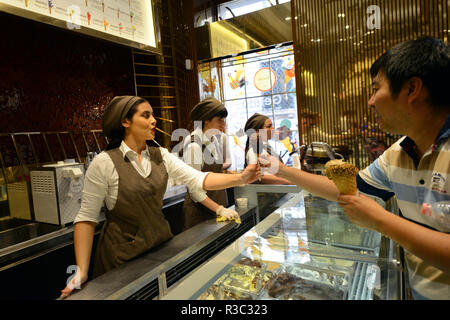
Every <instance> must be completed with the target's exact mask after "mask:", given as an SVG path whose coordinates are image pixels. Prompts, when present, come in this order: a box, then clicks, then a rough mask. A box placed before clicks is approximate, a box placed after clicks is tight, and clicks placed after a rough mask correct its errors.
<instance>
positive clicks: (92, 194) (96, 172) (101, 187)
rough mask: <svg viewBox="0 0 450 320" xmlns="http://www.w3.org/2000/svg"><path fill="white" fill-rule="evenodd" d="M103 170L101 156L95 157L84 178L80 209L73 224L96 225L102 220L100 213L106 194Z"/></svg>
mask: <svg viewBox="0 0 450 320" xmlns="http://www.w3.org/2000/svg"><path fill="white" fill-rule="evenodd" d="M105 169H106V168H105V161H103V160H102V156H97V157H95V158H94V160H93V161H92V163H91V164H90V166H89V168H88V170H87V171H86V175H85V177H84V187H83V196H82V201H81V208H80V210H79V211H78V214H77V216H76V217H75V220H74V223H77V222H81V221H91V222H96V223H98V222H100V221H101V220H103V219H104V217H103V215H102V214H101V213H100V211H101V208H102V205H103V203H104V201H105V197H106V195H107V192H108V184H107V179H106V177H105V174H104V172H105ZM106 171H108V170H106Z"/></svg>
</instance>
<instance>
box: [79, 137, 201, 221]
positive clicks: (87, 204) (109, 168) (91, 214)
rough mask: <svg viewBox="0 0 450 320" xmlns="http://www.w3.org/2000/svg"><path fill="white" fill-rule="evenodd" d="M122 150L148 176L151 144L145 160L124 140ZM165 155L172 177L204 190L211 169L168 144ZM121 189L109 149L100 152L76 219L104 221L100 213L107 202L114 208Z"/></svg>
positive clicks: (145, 153) (88, 174)
mask: <svg viewBox="0 0 450 320" xmlns="http://www.w3.org/2000/svg"><path fill="white" fill-rule="evenodd" d="M119 149H120V151H121V152H122V154H123V156H124V157H125V156H126V157H127V158H128V160H129V161H130V163H131V164H132V165H133V167H134V168H135V169H136V171H137V172H138V173H139V174H140V175H141V176H142V177H144V178H147V177H148V176H149V175H150V173H151V171H152V166H151V162H150V153H149V151H148V147H146V149H145V150H144V151H142V153H141V162H139V160H138V154H137V153H136V152H135V151H133V150H131V149H130V148H129V147H128V146H127V145H126V143H125V142H123V141H122V143H121V145H120V147H119ZM159 150H160V151H161V156H162V159H163V162H164V165H165V166H166V170H167V173H168V175H169V177H170V178H171V179H172V180H175V181H177V182H179V183H180V184H185V185H186V186H187V187H188V188H189V189H192V190H196V191H197V192H198V189H200V190H203V189H202V188H203V180H204V179H205V177H206V175H207V174H208V172H201V171H198V170H195V169H193V168H191V167H190V166H188V165H187V164H185V163H184V162H183V161H181V160H180V159H178V158H177V157H176V156H175V155H173V154H171V153H170V152H169V151H168V150H167V149H165V148H159ZM118 191H119V175H118V173H117V170H116V168H115V166H114V163H113V161H112V159H111V158H110V156H109V155H108V154H107V153H106V152H101V153H100V154H99V155H97V156H96V157H95V158H94V159H93V160H92V162H91V164H90V165H89V168H88V170H87V171H86V176H85V178H84V188H83V197H82V202H81V209H80V211H79V212H78V214H77V216H76V217H75V220H74V223H77V222H80V221H91V222H97V223H98V222H100V221H102V220H104V215H103V214H102V213H100V210H101V208H102V205H103V203H105V205H106V208H107V209H108V210H112V209H113V208H114V206H115V204H116V202H117V196H118Z"/></svg>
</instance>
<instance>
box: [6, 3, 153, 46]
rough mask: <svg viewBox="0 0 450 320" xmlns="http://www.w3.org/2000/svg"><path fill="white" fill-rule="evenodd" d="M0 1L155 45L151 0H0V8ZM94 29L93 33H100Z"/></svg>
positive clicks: (71, 24) (75, 27) (67, 23)
mask: <svg viewBox="0 0 450 320" xmlns="http://www.w3.org/2000/svg"><path fill="white" fill-rule="evenodd" d="M2 4H6V5H9V6H13V7H15V8H20V9H22V10H25V11H23V12H25V13H30V14H32V16H33V19H35V18H34V17H40V18H46V17H50V18H53V19H58V20H59V21H64V22H65V26H66V27H67V28H68V29H71V30H73V31H80V30H81V29H83V28H87V29H88V30H86V29H84V30H83V31H84V33H88V34H89V30H94V31H97V32H101V33H102V34H103V36H104V35H105V34H107V35H110V36H115V37H118V38H120V39H125V40H129V41H131V42H137V43H138V44H142V45H145V46H150V47H153V48H156V47H157V44H156V34H155V25H154V23H153V8H152V1H151V0H0V8H1V7H4V6H2ZM24 16H25V14H24ZM43 16H46V17H43ZM35 20H38V21H39V20H45V21H46V22H48V20H49V19H35ZM58 25H61V23H59V24H58ZM97 32H95V35H97V36H99V37H101V36H102V34H98V33H97ZM93 34H94V33H93ZM105 38H106V39H109V38H108V37H105ZM110 38H112V37H110ZM119 42H120V41H119Z"/></svg>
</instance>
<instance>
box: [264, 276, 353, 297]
mask: <svg viewBox="0 0 450 320" xmlns="http://www.w3.org/2000/svg"><path fill="white" fill-rule="evenodd" d="M266 288H267V292H268V294H269V296H270V297H272V298H275V299H280V300H342V299H343V298H344V295H343V292H342V291H341V290H337V289H335V288H333V287H329V286H326V285H322V284H318V283H314V282H312V281H309V280H305V279H303V278H300V277H297V276H295V275H293V274H290V273H287V272H283V273H280V274H279V275H277V276H276V277H273V278H272V279H271V280H270V281H269V282H268V283H267V286H266Z"/></svg>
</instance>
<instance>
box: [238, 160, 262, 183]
mask: <svg viewBox="0 0 450 320" xmlns="http://www.w3.org/2000/svg"><path fill="white" fill-rule="evenodd" d="M241 177H242V182H243V183H244V184H249V183H252V182H253V181H256V180H257V179H259V178H261V168H260V166H259V165H258V164H249V165H248V166H247V167H246V168H245V170H244V171H243V172H242V173H241Z"/></svg>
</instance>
